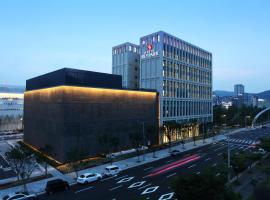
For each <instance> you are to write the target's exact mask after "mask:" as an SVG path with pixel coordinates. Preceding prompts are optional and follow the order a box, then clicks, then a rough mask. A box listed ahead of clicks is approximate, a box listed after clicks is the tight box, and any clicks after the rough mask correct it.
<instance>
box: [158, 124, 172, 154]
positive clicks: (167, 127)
mask: <svg viewBox="0 0 270 200" xmlns="http://www.w3.org/2000/svg"><path fill="white" fill-rule="evenodd" d="M175 128H176V122H175V121H166V122H164V124H163V126H161V131H162V133H163V134H164V135H165V136H166V137H167V139H168V143H169V152H171V146H172V137H173V135H174V132H175Z"/></svg>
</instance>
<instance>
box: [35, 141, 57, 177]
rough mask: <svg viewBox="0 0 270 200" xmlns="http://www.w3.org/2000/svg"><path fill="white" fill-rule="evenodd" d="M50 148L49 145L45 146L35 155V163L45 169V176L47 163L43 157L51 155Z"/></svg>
mask: <svg viewBox="0 0 270 200" xmlns="http://www.w3.org/2000/svg"><path fill="white" fill-rule="evenodd" d="M52 149H53V148H52V146H50V145H45V146H44V147H42V148H40V149H39V151H40V153H37V154H36V161H37V163H39V164H40V165H41V166H42V167H43V168H44V169H45V176H47V174H48V166H49V165H48V161H47V160H46V159H45V158H46V157H45V156H44V155H43V154H45V155H47V156H48V155H51V154H52V152H53V150H52Z"/></svg>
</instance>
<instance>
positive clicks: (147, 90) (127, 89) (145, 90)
mask: <svg viewBox="0 0 270 200" xmlns="http://www.w3.org/2000/svg"><path fill="white" fill-rule="evenodd" d="M57 87H77V88H93V89H103V90H104V89H105V90H123V91H134V92H155V93H158V91H157V90H154V89H143V88H141V89H130V88H104V87H103V88H102V87H90V86H77V85H57V86H52V87H46V88H39V89H33V90H26V91H25V92H24V93H28V92H33V91H38V90H46V89H52V88H57Z"/></svg>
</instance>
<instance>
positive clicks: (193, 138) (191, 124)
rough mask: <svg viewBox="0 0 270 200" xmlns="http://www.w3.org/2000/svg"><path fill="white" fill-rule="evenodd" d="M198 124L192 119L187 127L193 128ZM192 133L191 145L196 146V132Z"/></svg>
mask: <svg viewBox="0 0 270 200" xmlns="http://www.w3.org/2000/svg"><path fill="white" fill-rule="evenodd" d="M197 124H198V120H197V119H193V120H192V121H191V123H190V125H189V127H193V126H196V125H197ZM191 131H192V140H193V145H194V146H196V132H195V131H193V130H191Z"/></svg>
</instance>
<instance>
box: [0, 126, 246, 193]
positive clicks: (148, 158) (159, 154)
mask: <svg viewBox="0 0 270 200" xmlns="http://www.w3.org/2000/svg"><path fill="white" fill-rule="evenodd" d="M243 130H244V129H237V130H235V131H233V132H231V133H229V134H234V133H237V132H240V131H243ZM225 138H226V136H225V135H224V134H220V135H216V136H215V137H214V139H213V138H207V139H205V143H203V140H202V139H201V140H197V141H196V146H194V145H193V141H192V142H188V143H186V144H185V149H182V145H181V144H180V145H177V146H173V147H172V148H171V149H172V150H174V149H178V150H180V151H181V152H185V151H188V150H191V149H194V148H198V147H201V146H205V145H208V144H211V143H213V142H217V141H220V140H223V139H225ZM155 155H156V158H153V153H147V154H144V161H141V162H138V161H137V157H136V156H135V157H132V158H128V159H125V160H121V161H117V162H114V163H113V164H114V165H117V166H119V167H120V168H121V169H122V170H126V169H129V168H132V167H136V166H139V165H143V164H146V163H150V162H153V161H157V160H160V159H162V158H166V157H168V156H169V149H168V148H167V149H162V150H159V151H156V152H155ZM141 160H142V156H141ZM108 165H110V164H109V163H108V164H104V165H99V166H96V167H92V168H89V169H84V170H81V171H79V175H80V174H83V173H85V172H89V171H93V172H99V173H103V172H104V169H105V167H106V166H108ZM48 173H50V174H52V175H53V177H51V178H48V179H44V180H40V181H36V182H32V183H28V184H27V189H28V191H29V192H30V193H43V192H44V189H45V186H46V183H47V181H49V180H52V179H55V178H61V179H64V180H66V181H68V182H69V184H75V183H76V181H75V173H69V174H62V173H61V172H59V171H58V170H56V169H55V168H53V167H50V168H49V169H48ZM22 188H23V186H16V187H13V188H7V189H4V190H1V191H0V197H3V196H4V195H6V194H9V193H14V192H17V191H21V190H22Z"/></svg>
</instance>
